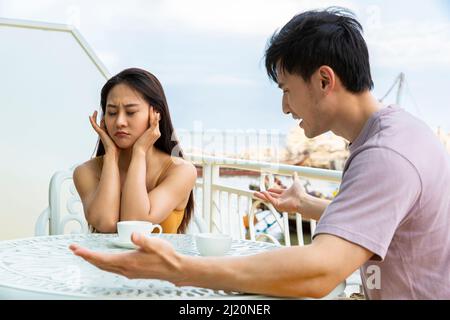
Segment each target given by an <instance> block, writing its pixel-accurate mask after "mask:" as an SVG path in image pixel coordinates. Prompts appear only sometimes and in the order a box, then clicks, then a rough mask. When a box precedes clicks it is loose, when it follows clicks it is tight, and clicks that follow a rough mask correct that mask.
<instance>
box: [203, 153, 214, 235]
mask: <svg viewBox="0 0 450 320" xmlns="http://www.w3.org/2000/svg"><path fill="white" fill-rule="evenodd" d="M211 169H212V166H211V164H210V163H206V162H204V163H203V208H202V209H203V212H202V216H203V219H204V220H205V223H206V225H207V227H208V232H211V199H212V197H211V196H212V193H211V183H212V170H211Z"/></svg>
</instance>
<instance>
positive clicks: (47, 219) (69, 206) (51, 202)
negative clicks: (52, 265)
mask: <svg viewBox="0 0 450 320" xmlns="http://www.w3.org/2000/svg"><path fill="white" fill-rule="evenodd" d="M74 169H75V166H74V167H72V168H71V169H69V170H64V171H58V172H56V173H55V174H53V176H52V178H51V180H50V185H49V192H48V195H49V197H48V207H47V208H46V209H45V210H44V211H43V212H42V213H41V214H40V215H39V217H38V219H37V222H36V225H35V235H36V236H44V235H58V234H67V233H89V227H88V223H87V221H86V219H85V217H84V212H83V207H82V203H81V199H80V196H79V195H78V192H77V190H76V188H75V185H74V183H73V178H72V176H73V170H74ZM207 230H208V229H207V227H206V224H205V222H204V221H203V219H202V218H201V217H200V216H199V215H198V214H195V213H194V214H193V218H192V219H191V222H190V223H189V225H188V227H187V231H186V233H187V234H195V233H199V232H208V231H207Z"/></svg>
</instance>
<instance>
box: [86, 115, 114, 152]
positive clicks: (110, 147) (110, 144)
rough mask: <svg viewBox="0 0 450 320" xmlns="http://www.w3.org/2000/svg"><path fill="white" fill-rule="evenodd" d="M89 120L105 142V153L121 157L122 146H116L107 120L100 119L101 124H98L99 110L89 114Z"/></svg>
mask: <svg viewBox="0 0 450 320" xmlns="http://www.w3.org/2000/svg"><path fill="white" fill-rule="evenodd" d="M89 121H90V122H91V125H92V128H94V130H95V132H97V134H98V135H99V137H100V139H101V140H102V142H103V146H104V147H105V154H106V155H109V154H110V155H112V156H113V157H114V158H115V159H116V160H118V159H119V154H120V148H118V147H117V146H116V144H115V143H114V141H113V140H112V139H111V137H110V136H109V135H108V133H107V130H106V126H105V120H104V119H102V120H101V121H100V126H98V124H97V111H94V113H93V114H92V116H89Z"/></svg>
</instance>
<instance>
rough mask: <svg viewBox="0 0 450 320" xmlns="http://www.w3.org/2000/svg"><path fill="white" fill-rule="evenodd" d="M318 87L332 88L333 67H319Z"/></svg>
mask: <svg viewBox="0 0 450 320" xmlns="http://www.w3.org/2000/svg"><path fill="white" fill-rule="evenodd" d="M319 77H320V87H321V89H322V90H325V91H329V90H331V89H332V88H334V83H335V75H334V71H333V69H331V68H330V67H328V66H321V67H320V68H319Z"/></svg>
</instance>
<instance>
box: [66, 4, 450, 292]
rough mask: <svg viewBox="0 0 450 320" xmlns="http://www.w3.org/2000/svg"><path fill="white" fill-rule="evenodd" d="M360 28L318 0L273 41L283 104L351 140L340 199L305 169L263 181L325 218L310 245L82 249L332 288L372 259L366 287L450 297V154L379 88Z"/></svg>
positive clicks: (174, 267) (147, 273) (242, 287)
mask: <svg viewBox="0 0 450 320" xmlns="http://www.w3.org/2000/svg"><path fill="white" fill-rule="evenodd" d="M361 33H362V27H361V25H360V24H359V22H358V21H357V20H356V19H355V18H354V16H353V15H352V14H351V13H350V12H348V11H346V10H342V9H336V8H331V9H327V10H323V11H307V12H304V13H301V14H299V15H297V16H295V17H294V18H292V20H291V21H289V22H288V23H287V24H286V25H285V26H284V27H283V28H282V29H281V30H280V31H279V32H278V33H276V34H274V36H273V37H272V38H271V40H270V42H269V46H268V48H267V50H266V69H267V72H268V74H269V76H270V77H271V78H272V80H274V81H275V82H276V83H278V86H279V87H280V88H281V89H282V90H283V100H282V106H283V112H284V113H286V114H292V116H293V117H294V119H302V120H301V121H300V124H299V125H300V127H302V128H303V129H304V131H305V134H306V136H307V137H315V136H317V135H320V134H322V133H324V132H327V131H329V130H331V131H332V132H334V133H335V134H337V135H339V136H342V137H344V138H345V139H347V140H348V141H350V142H351V145H350V151H351V155H350V158H349V159H348V161H347V163H346V166H345V170H344V173H343V177H342V184H341V188H340V191H339V194H338V195H337V197H336V198H335V199H334V200H333V201H332V202H331V203H330V202H329V201H326V200H322V199H318V198H314V197H312V196H310V195H308V194H307V193H306V192H305V191H304V189H303V187H302V185H301V184H300V182H299V181H298V179H297V178H295V181H294V183H293V185H292V186H291V187H290V188H289V189H287V190H280V189H269V190H268V191H266V192H262V193H255V196H256V197H258V198H260V199H263V200H266V201H269V202H271V203H272V204H273V205H274V206H275V207H276V208H277V209H278V210H279V211H285V212H289V213H295V212H300V213H302V215H303V217H305V218H313V219H316V220H319V223H318V226H317V229H316V233H315V235H314V239H313V242H312V243H311V244H310V245H306V246H293V247H286V248H280V249H278V250H272V251H270V252H266V253H261V254H257V255H253V256H245V257H219V258H211V257H209V258H204V257H192V256H186V255H182V254H180V253H178V252H175V250H174V249H173V247H172V246H171V245H170V244H169V243H167V242H165V241H163V240H161V239H148V238H146V237H142V236H139V235H137V234H134V235H133V236H132V241H133V242H134V243H135V244H136V245H137V246H139V247H140V250H139V251H134V252H131V253H123V254H117V255H111V254H105V253H98V252H92V251H90V250H88V249H85V248H81V247H79V246H77V245H73V246H71V249H72V250H73V252H74V253H75V254H76V255H78V256H81V257H83V258H84V259H86V260H87V261H89V262H90V263H92V264H94V265H96V266H98V267H99V268H101V269H104V270H108V271H111V272H116V273H119V274H123V275H126V276H127V277H130V278H136V277H139V278H147V277H150V278H158V279H164V280H168V281H171V282H173V283H175V284H176V285H188V286H198V287H208V288H213V289H224V290H230V291H243V292H253V293H262V294H267V295H276V296H296V297H299V296H300V297H323V296H325V295H327V294H328V293H329V292H331V291H332V290H333V289H334V288H335V287H336V286H337V285H338V284H339V283H340V282H342V281H344V280H345V279H346V278H347V277H348V276H349V275H351V274H352V273H353V272H354V271H355V270H357V269H358V268H361V275H362V278H363V279H362V280H363V281H362V283H363V285H364V289H365V292H366V296H367V298H370V299H421V298H423V299H450V272H449V270H450V236H449V234H450V233H449V229H450V159H449V157H448V155H447V152H446V151H445V150H444V148H443V146H442V145H441V144H440V142H439V141H438V140H437V138H436V137H435V136H434V135H433V133H432V132H431V130H430V129H429V128H427V127H426V125H424V124H423V123H422V122H421V121H420V120H418V119H415V118H414V117H412V116H411V115H409V114H408V113H406V112H405V111H403V110H402V109H400V108H398V107H395V106H389V107H383V106H382V105H380V103H379V102H378V101H377V99H375V97H373V95H372V94H371V92H370V90H371V89H372V87H373V83H372V78H371V74H370V66H369V55H368V50H367V46H366V43H365V41H364V39H363V37H362V34H361ZM261 112H264V111H263V110H262V111H261Z"/></svg>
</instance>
